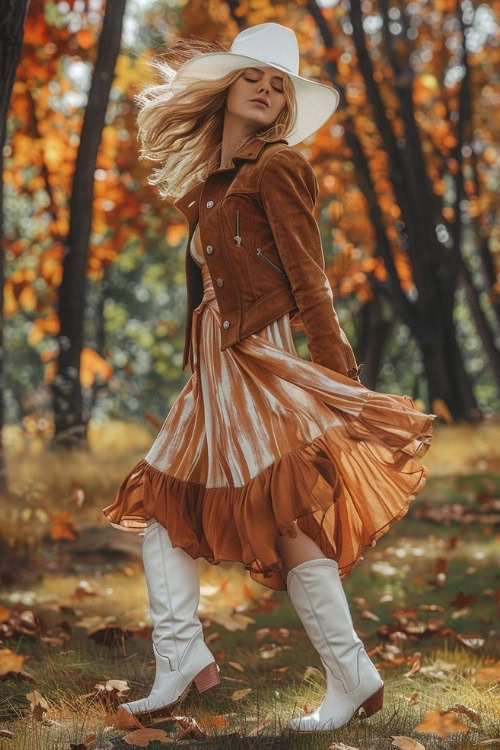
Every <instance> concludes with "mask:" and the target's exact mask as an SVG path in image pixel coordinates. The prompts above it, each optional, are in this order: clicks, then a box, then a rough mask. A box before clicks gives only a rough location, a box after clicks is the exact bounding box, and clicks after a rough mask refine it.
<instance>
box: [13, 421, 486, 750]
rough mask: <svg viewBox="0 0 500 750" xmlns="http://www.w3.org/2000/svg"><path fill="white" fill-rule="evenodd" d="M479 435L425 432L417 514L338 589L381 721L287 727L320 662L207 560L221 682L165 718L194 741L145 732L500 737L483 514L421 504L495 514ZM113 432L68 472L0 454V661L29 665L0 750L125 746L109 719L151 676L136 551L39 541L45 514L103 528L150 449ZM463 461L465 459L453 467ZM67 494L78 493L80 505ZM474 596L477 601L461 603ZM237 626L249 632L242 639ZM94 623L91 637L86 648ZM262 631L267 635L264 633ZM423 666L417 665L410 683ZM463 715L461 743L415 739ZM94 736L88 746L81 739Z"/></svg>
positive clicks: (266, 593) (252, 586) (275, 737)
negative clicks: (380, 704) (0, 460)
mask: <svg viewBox="0 0 500 750" xmlns="http://www.w3.org/2000/svg"><path fill="white" fill-rule="evenodd" d="M484 428H485V429H486V431H487V433H488V440H487V442H488V451H489V452H488V454H487V455H485V453H484V444H485V437H484V435H481V434H480V433H481V430H482V429H483V426H480V427H476V428H470V430H467V429H464V428H463V427H462V426H460V427H457V428H456V430H457V432H455V433H453V430H452V429H451V428H448V427H445V428H443V429H442V430H439V429H437V430H436V438H435V440H434V442H433V445H432V447H431V450H430V451H429V453H428V454H427V456H426V457H424V459H423V460H422V463H425V464H426V465H428V466H429V470H430V477H429V480H428V482H427V485H426V487H425V488H424V490H423V491H422V493H421V494H420V495H419V496H418V497H417V498H416V500H415V501H414V502H413V504H412V507H411V509H410V512H409V513H408V514H407V515H406V516H405V517H404V518H403V519H402V520H401V521H399V522H398V523H397V524H396V525H395V526H394V527H393V528H392V529H390V530H389V532H388V533H387V534H386V535H385V536H383V537H382V538H381V539H379V540H378V542H377V545H376V546H375V547H374V548H369V549H367V550H366V551H365V556H364V557H365V559H364V560H363V561H362V562H360V563H359V564H358V565H357V566H356V567H355V569H354V570H353V571H352V573H351V574H350V575H349V576H348V577H347V578H346V579H345V580H344V589H345V591H346V595H347V598H348V600H349V602H350V605H351V612H352V616H353V621H354V625H355V628H356V631H357V632H358V634H359V636H360V637H361V638H362V640H363V642H364V644H365V647H366V648H367V651H368V653H369V654H370V656H371V658H372V660H373V661H374V663H375V664H376V666H377V668H378V669H379V671H380V673H381V676H382V678H383V679H384V682H385V688H384V708H383V710H382V711H380V712H378V713H377V714H375V715H373V716H372V717H370V718H368V719H365V720H361V719H357V718H355V719H353V720H352V721H351V722H349V724H347V725H345V726H344V727H341V728H340V729H339V730H336V731H335V732H328V733H321V734H319V735H297V736H293V735H288V733H287V723H288V721H289V719H290V718H291V717H292V716H297V715H299V714H300V713H301V710H302V709H303V710H305V711H306V712H308V711H311V710H314V709H315V708H316V707H317V706H318V705H319V703H320V702H321V700H322V698H323V696H324V690H325V680H324V677H323V670H322V667H321V662H320V659H319V656H318V655H317V653H316V652H315V650H314V649H313V648H312V646H311V644H310V642H309V640H308V638H307V636H306V634H305V632H304V631H303V629H302V626H301V623H300V621H299V620H298V618H297V615H296V614H295V611H294V609H293V607H292V605H291V603H290V601H289V599H288V596H287V594H286V592H271V591H270V590H268V589H265V588H264V587H263V586H259V584H257V583H255V582H254V581H252V580H251V579H250V578H249V576H248V573H247V572H246V571H245V570H244V569H243V567H242V566H239V565H232V564H230V563H221V564H220V565H218V566H213V565H210V564H209V563H207V562H206V561H204V560H200V575H201V584H202V587H201V591H202V596H201V606H200V610H199V614H200V618H201V619H202V622H203V624H204V634H205V638H206V639H207V642H208V643H209V645H210V648H211V649H212V651H213V653H214V655H215V657H216V659H217V662H218V664H219V666H220V668H221V686H220V687H219V688H218V689H217V690H215V691H212V692H210V693H208V694H206V695H205V696H198V695H197V693H196V692H195V691H194V690H193V691H192V692H191V693H190V694H189V695H188V697H187V699H186V700H185V702H184V704H183V705H182V706H180V707H179V708H178V711H177V713H176V715H177V716H187V717H192V718H193V719H195V720H196V721H197V722H198V725H199V726H200V727H201V729H202V730H203V732H204V733H205V736H204V737H203V738H202V739H195V738H194V737H193V736H191V737H189V736H188V737H186V739H184V740H181V739H179V735H180V729H181V722H179V721H175V720H174V721H170V722H169V721H167V720H166V719H163V720H161V722H159V723H158V724H156V725H155V728H159V729H163V730H165V731H166V733H167V735H168V736H169V737H170V738H171V739H172V740H173V742H171V743H169V744H170V745H171V746H177V747H198V748H210V750H219V749H222V748H224V749H225V748H228V749H229V748H231V750H233V749H235V750H236V749H239V748H245V749H246V748H259V749H260V748H266V749H267V748H273V750H276V749H278V748H280V749H281V748H287V749H288V748H297V750H302V748H311V750H328V748H330V747H332V748H335V747H336V746H338V747H339V748H342V744H341V743H343V744H344V745H345V746H347V747H354V748H360V749H361V748H362V749H363V750H365V749H366V750H371V749H372V748H391V747H394V745H393V744H392V743H393V739H392V738H393V737H397V736H405V737H409V738H412V739H413V740H417V741H418V742H420V743H421V744H422V745H423V746H424V748H426V750H448V748H457V749H459V750H468V749H469V748H479V747H481V745H480V743H481V742H484V741H486V740H492V739H494V738H498V737H500V716H499V700H498V690H499V679H498V678H499V674H500V653H499V652H500V647H499V639H498V603H497V597H498V591H497V589H498V573H497V570H498V536H496V535H495V533H494V519H493V517H492V514H493V512H494V510H492V509H491V507H490V506H488V507H484V508H483V510H484V514H485V515H486V516H487V517H489V520H488V518H485V520H484V522H482V521H481V520H478V521H473V522H464V521H461V522H456V521H451V522H449V523H444V522H440V523H436V522H435V521H432V520H429V519H428V518H426V517H425V515H420V514H419V511H422V510H423V509H425V507H426V503H431V504H432V507H433V508H436V507H439V506H442V507H443V508H444V507H445V506H446V505H447V504H450V503H457V504H460V505H461V506H464V507H467V508H472V509H477V508H478V507H482V506H481V503H479V502H478V498H479V497H481V498H483V502H484V496H485V494H486V495H487V496H488V497H490V498H491V502H493V503H494V502H495V498H498V496H499V492H500V476H499V473H498V471H497V469H498V463H499V461H498V458H497V456H496V454H495V450H497V449H496V446H497V445H498V444H499V441H498V426H497V428H496V429H497V433H496V440H495V437H494V435H493V432H492V429H493V428H492V425H491V424H487V425H484ZM110 430H111V431H112V432H111V433H110V432H108V433H107V435H104V434H102V433H101V435H99V434H98V431H96V433H95V434H94V435H93V440H94V444H93V454H91V455H85V454H81V455H78V454H76V455H75V456H74V458H73V459H72V461H71V462H70V463H68V461H61V460H60V458H58V457H57V455H50V454H47V453H46V451H44V450H43V445H38V446H37V445H35V446H30V449H29V450H28V449H27V448H26V447H22V448H19V447H18V446H17V445H16V444H15V441H13V440H12V442H11V452H10V455H9V457H8V458H9V461H8V465H9V472H10V476H11V477H12V479H11V482H10V486H9V492H8V494H7V495H6V496H5V497H4V498H3V501H0V502H2V503H3V504H2V505H1V506H0V509H1V514H2V518H3V521H5V523H2V532H1V534H2V537H3V544H4V548H6V547H7V546H8V547H9V558H8V561H7V563H6V562H5V558H4V564H3V566H2V577H3V582H4V585H3V587H2V591H1V592H0V622H2V621H3V623H4V626H3V631H2V632H3V634H2V636H1V643H0V650H1V649H10V650H11V651H13V652H15V653H16V654H20V655H22V656H24V657H25V659H24V663H23V665H22V669H23V670H24V672H25V673H27V674H28V675H31V676H32V679H29V678H27V677H24V678H22V677H17V678H15V677H13V676H12V677H9V678H8V679H3V680H0V718H2V720H3V721H2V725H1V729H3V730H7V731H8V732H11V733H12V736H11V737H2V736H0V748H1V749H2V750H3V749H4V748H9V749H11V750H70V748H71V746H72V744H73V745H74V746H76V747H77V748H78V750H83V748H84V747H85V746H88V748H89V750H90V749H92V750H99V749H103V748H107V749H108V750H112V749H113V750H114V749H115V748H130V747H135V746H136V745H130V744H127V743H126V742H125V741H124V739H123V737H124V735H126V734H127V732H128V731H131V730H118V729H116V727H114V726H113V725H112V724H111V723H110V721H109V720H108V719H107V718H106V717H107V716H109V714H111V713H113V712H114V711H116V709H117V707H118V705H119V704H120V703H121V702H123V701H125V700H135V699H136V698H139V697H143V696H144V695H146V694H147V693H148V692H149V688H150V686H151V684H152V681H153V678H154V665H153V662H152V659H153V653H152V649H151V640H150V629H149V607H148V599H147V590H146V586H145V581H144V577H143V573H142V565H141V562H140V558H139V557H138V555H137V554H134V553H133V551H132V552H131V553H130V554H128V555H126V554H124V553H122V554H118V553H116V554H114V555H113V556H111V555H110V556H109V558H103V557H102V555H101V556H100V555H97V554H96V555H90V556H88V557H77V556H75V555H72V554H71V545H72V542H71V541H65V540H52V539H51V538H50V534H49V533H48V532H49V529H50V523H49V520H50V519H49V514H50V513H52V512H54V509H57V511H58V512H63V511H64V510H67V511H68V513H69V516H70V518H71V520H72V522H73V523H74V524H75V527H77V528H78V527H79V526H80V525H84V524H86V523H93V524H95V525H103V526H104V525H106V522H105V519H101V518H100V513H101V508H102V507H104V505H106V504H109V502H111V499H110V498H112V492H113V491H114V490H115V489H116V485H117V483H118V482H119V481H121V479H122V478H123V476H124V475H125V474H126V473H128V471H130V468H131V467H132V466H133V463H134V462H135V461H136V460H139V459H140V458H141V457H142V456H143V455H144V453H145V451H146V450H147V448H148V447H149V444H150V441H151V435H152V433H149V431H147V430H143V431H140V430H138V429H135V428H134V430H130V431H129V432H128V433H127V432H126V431H124V430H123V428H122V427H120V429H118V428H115V427H114V426H112V427H110ZM450 440H452V443H450V442H449V441H450ZM132 441H135V442H132ZM462 441H465V442H466V443H467V445H468V452H467V451H466V450H465V446H464V445H463V443H462ZM445 443H446V445H445ZM457 455H458V456H460V457H462V461H461V465H460V467H458V465H457V462H456V456H457ZM465 455H467V461H465V458H464V456H465ZM436 456H439V460H438V459H436ZM447 456H448V463H446V457H447ZM433 462H435V464H434V468H433ZM481 462H483V463H481ZM484 462H486V468H485V463H484ZM478 464H479V467H478ZM480 467H481V468H480ZM447 468H448V471H446V469H447ZM459 468H460V471H459V470H458V469H459ZM76 490H82V491H83V494H84V502H83V503H81V504H79V502H78V498H79V497H80V499H81V494H80V495H79V494H78V492H76ZM496 502H498V501H496ZM495 507H498V506H495ZM116 533H117V535H119V534H120V532H116ZM124 536H125V535H124ZM126 536H127V537H130V536H133V535H126ZM23 561H24V562H23ZM82 580H83V581H85V582H86V583H85V584H83V585H82V584H81V581H82ZM471 596H474V597H475V598H474V599H472V598H470V599H467V597H471ZM274 602H276V605H275V606H274ZM411 610H414V611H413V612H412V611H411ZM27 611H28V612H33V613H34V616H35V626H38V627H34V626H31V625H30V624H29V616H28V615H26V614H24V615H23V614H22V613H23V612H25V613H26V612H27ZM238 614H239V615H241V614H245V615H247V616H248V617H249V618H251V620H253V621H250V622H249V623H248V625H246V627H245V628H244V629H243V626H241V625H240V624H239V622H238ZM405 617H406V618H407V619H406V620H405V619H404V618H405ZM9 618H13V620H12V619H11V622H12V621H13V622H14V623H16V622H17V623H19V622H22V621H23V618H24V622H25V624H26V623H27V624H26V627H24V630H25V631H27V632H26V633H24V634H23V633H20V632H18V631H17V632H11V630H9V628H8V627H7V626H6V624H7V623H8V622H9ZM26 618H28V619H26ZM375 618H378V619H375ZM437 620H440V621H441V622H437ZM415 622H416V623H424V624H427V625H428V626H430V628H429V627H428V628H427V629H425V630H424V632H422V633H420V632H412V631H415V630H418V629H417V628H415V627H414V626H413V628H412V624H413V623H415ZM99 625H100V627H101V630H100V633H99V632H97V633H96V634H95V635H94V638H93V637H91V635H92V630H94V631H96V629H97V628H98V626H99ZM396 625H397V626H398V628H395V626H396ZM228 626H229V627H230V628H234V629H228ZM11 627H13V626H11ZM384 627H385V630H384ZM121 628H135V634H134V635H132V636H131V637H127V638H118V637H117V634H119V633H120V632H122V631H121V630H120V629H121ZM263 628H269V632H268V633H267V634H265V633H263V632H262V630H261V629H263ZM391 629H392V630H394V629H399V635H397V634H395V633H392V635H391ZM30 630H33V631H34V632H33V633H32V634H31V635H30V634H29V631H30ZM405 630H406V631H408V632H406V633H403V635H401V632H402V631H405ZM41 636H43V637H44V638H45V640H42V638H41ZM405 636H406V637H405ZM58 638H59V639H60V640H59V641H58V640H57V639H58ZM50 639H52V640H50ZM461 639H463V640H461ZM472 639H477V640H472ZM479 639H481V640H479ZM387 645H389V648H387ZM391 647H392V650H391ZM398 648H399V649H400V650H399V651H398ZM0 656H1V652H0ZM418 659H420V669H416V670H415V673H414V674H411V675H409V674H408V673H409V672H410V671H411V667H412V665H415V664H416V663H418ZM0 663H1V661H0ZM238 665H240V667H238ZM108 680H124V681H126V683H127V685H128V687H129V690H128V692H126V693H124V694H123V695H122V696H119V695H118V694H117V692H116V689H115V690H111V691H109V690H108V691H103V690H100V689H98V688H97V687H96V685H95V684H96V683H98V682H101V683H102V684H104V683H106V681H108ZM108 687H109V686H108ZM35 690H36V691H38V692H39V693H40V695H41V696H43V698H44V699H45V700H46V701H47V709H46V711H44V712H43V716H41V717H40V718H43V720H44V721H40V720H37V719H36V718H34V717H33V716H32V712H31V710H30V704H29V700H28V699H27V697H26V695H27V694H29V693H32V692H33V691H35ZM243 690H244V691H247V692H245V693H244V694H242V693H241V692H240V691H243ZM457 704H458V705H462V706H465V707H467V708H468V709H472V711H475V712H477V714H474V713H473V712H471V711H469V715H467V714H465V713H460V709H457V708H456V712H455V713H454V714H453V715H454V716H456V718H457V719H458V720H459V721H460V723H461V724H462V725H463V726H465V727H467V729H468V731H461V732H452V733H450V734H448V735H447V736H442V737H441V736H439V735H438V734H437V733H436V731H437V725H435V724H434V731H433V732H419V731H416V727H417V726H418V725H419V724H421V723H422V722H423V721H424V720H425V718H426V715H427V718H428V719H429V712H434V711H436V710H437V709H439V708H442V709H445V708H447V707H451V706H455V707H456V706H457ZM476 716H480V723H477V722H478V721H479V720H478V719H476V720H474V717H476ZM432 717H433V715H432V714H430V719H432ZM91 735H95V739H93V740H92V741H89V742H88V743H85V745H84V744H83V743H84V740H85V739H86V738H88V737H89V736H91ZM200 736H201V735H200ZM80 743H82V744H81V745H80ZM148 747H149V748H150V749H151V750H155V749H156V748H161V747H165V744H164V743H160V742H150V743H149V745H148ZM483 747H495V745H492V744H490V745H483ZM498 747H500V741H499V743H498ZM342 750H345V749H344V748H342Z"/></svg>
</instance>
